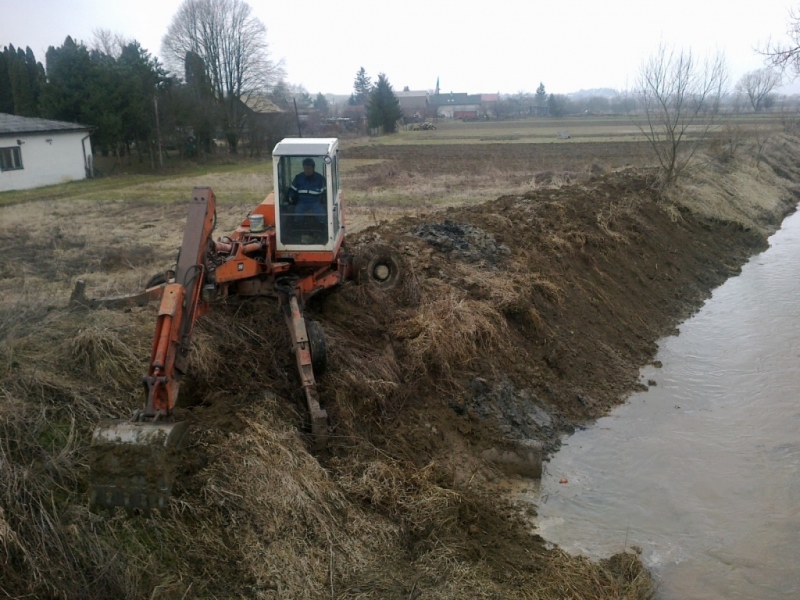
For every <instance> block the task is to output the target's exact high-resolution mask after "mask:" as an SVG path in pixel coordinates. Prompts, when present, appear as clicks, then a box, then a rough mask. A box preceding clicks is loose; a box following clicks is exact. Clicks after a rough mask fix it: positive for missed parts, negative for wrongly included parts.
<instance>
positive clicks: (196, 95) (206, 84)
mask: <svg viewBox="0 0 800 600" xmlns="http://www.w3.org/2000/svg"><path fill="white" fill-rule="evenodd" d="M184 72H185V79H186V86H185V89H184V90H183V91H184V94H183V96H184V98H183V100H184V102H185V104H186V105H187V106H186V111H185V112H183V111H181V112H183V115H184V119H185V121H186V123H185V124H186V125H187V126H188V127H189V128H191V130H192V133H193V134H194V136H195V138H196V140H197V145H198V147H199V148H201V149H203V150H204V151H205V152H206V153H207V154H209V153H211V140H212V139H213V137H214V129H215V127H216V126H217V124H218V123H220V122H221V115H220V111H219V107H218V106H217V103H216V99H215V96H214V88H213V86H212V85H211V80H210V79H209V77H208V71H207V69H206V64H205V61H204V60H203V57H202V56H200V55H199V54H197V53H196V52H192V51H189V52H187V53H186V58H185V59H184ZM176 94H177V95H180V92H177V91H176ZM177 114H180V112H179V113H177Z"/></svg>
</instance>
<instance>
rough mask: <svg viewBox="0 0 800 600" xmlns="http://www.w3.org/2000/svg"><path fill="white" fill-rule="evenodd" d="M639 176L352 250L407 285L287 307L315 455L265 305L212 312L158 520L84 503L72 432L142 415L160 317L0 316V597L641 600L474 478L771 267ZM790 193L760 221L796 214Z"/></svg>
mask: <svg viewBox="0 0 800 600" xmlns="http://www.w3.org/2000/svg"><path fill="white" fill-rule="evenodd" d="M391 151H393V150H387V152H391ZM425 151H427V150H421V151H420V152H425ZM652 181H653V177H652V174H649V173H647V172H640V171H634V170H629V171H622V172H615V173H612V174H608V175H603V176H600V177H594V178H592V179H591V180H589V181H587V182H586V183H584V184H580V185H573V186H565V187H561V188H558V189H540V190H538V191H535V192H531V193H528V194H525V195H521V196H505V197H501V198H498V199H497V200H495V201H492V202H488V203H485V204H481V205H477V206H471V207H462V208H452V209H448V210H446V211H443V212H439V213H436V214H435V215H434V216H433V217H422V216H421V217H414V218H412V217H406V218H403V219H400V220H398V221H395V222H393V223H391V224H389V225H383V226H381V227H375V228H372V229H369V230H365V231H363V232H360V233H359V234H357V235H355V236H351V237H350V238H349V240H348V244H349V245H348V251H349V252H351V253H353V254H356V255H357V254H358V253H359V252H360V251H362V250H363V247H364V246H366V245H371V244H380V245H383V246H385V247H387V248H389V249H390V251H391V252H393V253H395V254H396V255H397V256H398V257H400V260H401V261H402V263H403V265H404V269H403V272H404V276H403V278H402V281H401V282H400V284H399V285H398V286H397V287H396V288H394V289H392V290H388V291H386V290H379V289H375V288H374V287H372V286H370V285H358V284H356V283H354V282H349V283H347V284H345V285H344V286H342V287H341V288H340V289H337V290H332V291H330V292H327V293H325V294H323V295H320V296H318V297H315V298H314V299H313V300H312V301H311V302H310V303H309V305H308V306H307V307H306V308H307V312H308V315H309V316H310V317H311V318H313V319H315V320H318V321H319V322H321V323H322V326H323V328H324V331H325V335H326V338H327V343H328V370H327V372H326V373H325V374H324V375H322V376H321V377H320V381H319V392H320V397H321V398H322V400H323V404H324V406H325V408H326V409H327V410H328V413H329V415H330V423H331V443H330V447H329V448H328V450H327V451H326V452H324V453H322V454H319V455H312V454H311V453H310V452H309V451H308V445H307V440H306V439H305V438H304V434H298V428H299V429H300V430H301V431H302V423H303V418H304V417H303V411H302V408H301V407H300V404H299V402H298V400H299V398H300V390H299V389H298V381H297V375H296V373H295V366H294V361H293V357H292V356H291V355H290V353H289V352H288V347H289V344H288V333H287V332H286V331H285V325H284V324H283V321H282V317H281V315H280V314H279V311H278V310H277V306H276V303H275V302H274V301H271V300H265V299H256V300H253V299H250V300H236V299H231V300H229V301H228V302H224V303H219V304H218V305H217V306H216V307H215V310H214V311H212V312H211V313H210V314H209V315H208V316H207V317H204V319H203V320H201V321H200V324H199V325H198V328H197V330H196V333H195V337H194V342H193V346H194V351H193V354H192V359H191V368H190V372H189V374H188V375H187V377H186V378H185V380H184V384H183V387H182V390H181V398H180V409H179V411H178V413H179V418H182V419H186V420H188V421H189V422H190V423H191V425H192V431H191V434H190V435H191V441H190V443H189V448H188V451H187V453H186V455H185V456H184V458H183V460H182V462H181V463H180V464H179V465H178V471H179V475H178V477H177V480H176V483H175V498H174V499H173V501H172V504H171V507H170V510H169V511H168V512H167V513H166V514H164V515H161V516H158V515H155V516H151V517H150V518H143V517H137V516H128V515H124V514H117V515H115V516H113V517H109V516H108V515H105V516H104V515H96V514H92V513H89V512H88V511H87V510H86V507H85V498H86V491H87V469H86V467H87V463H88V460H87V458H86V456H87V443H88V438H89V433H90V432H91V429H92V427H93V425H94V423H95V422H96V421H97V420H98V419H99V418H101V417H124V416H125V415H127V414H129V412H130V410H132V409H133V408H134V407H136V406H137V405H138V403H139V402H140V401H141V399H140V398H139V394H138V393H137V392H138V386H139V385H140V384H139V383H138V377H139V373H141V370H142V367H143V364H144V360H145V359H146V356H147V351H148V344H149V339H148V333H150V332H151V331H152V323H153V317H154V314H155V309H154V308H153V307H148V308H142V309H133V310H131V311H130V312H126V313H114V312H110V311H96V312H94V313H86V312H83V311H66V310H64V309H60V308H53V307H52V306H51V307H39V308H38V309H36V311H34V312H30V311H31V310H33V309H29V308H27V307H23V308H20V306H19V305H15V306H14V307H11V308H9V307H8V306H6V307H5V308H4V309H3V312H2V313H0V334H2V336H0V341H2V342H3V344H4V345H3V350H4V351H3V352H2V353H0V376H2V379H0V392H2V394H3V397H4V399H5V408H4V409H3V412H2V415H3V419H2V420H0V434H1V436H2V437H3V438H4V439H6V440H8V439H12V440H13V439H16V440H25V441H24V442H22V441H16V442H14V443H7V442H6V443H4V444H3V445H0V463H2V464H3V465H5V467H4V468H5V469H6V472H7V477H6V484H5V487H3V488H2V490H1V491H2V495H0V547H3V549H4V553H5V556H6V559H5V561H4V562H2V563H0V589H2V590H3V591H4V592H5V593H6V594H8V595H10V596H12V597H14V596H20V595H23V594H31V595H34V596H36V597H77V596H78V595H81V593H83V594H85V597H94V598H106V597H111V596H117V597H125V598H137V597H151V598H192V597H198V598H212V597H216V598H219V597H248V598H250V597H253V598H323V597H325V598H398V599H400V598H403V599H407V598H468V597H469V598H564V597H574V598H631V599H633V598H648V597H650V595H651V593H652V583H651V581H650V578H649V575H648V573H647V572H646V571H645V570H644V569H643V567H642V566H641V563H640V562H639V561H638V558H637V557H636V556H635V555H633V554H628V553H623V554H618V555H616V556H614V557H612V558H611V559H609V560H607V561H604V562H602V563H600V564H595V563H591V562H589V561H588V560H586V559H582V558H574V557H569V556H567V555H565V554H563V553H562V552H560V551H559V550H557V549H547V548H546V547H545V545H544V543H543V541H542V540H541V539H540V538H538V537H536V536H532V535H531V534H529V533H528V530H527V524H526V523H527V521H526V519H529V518H530V515H528V514H522V513H521V511H522V510H523V509H522V508H520V507H517V506H515V505H513V504H512V503H511V502H509V501H507V500H504V498H505V497H506V496H504V492H505V491H506V490H508V489H509V485H510V484H511V483H513V477H512V478H509V477H508V476H506V475H504V474H503V473H501V472H500V471H499V470H498V469H497V468H496V467H495V466H493V465H492V464H490V463H489V462H487V461H486V460H484V458H483V457H484V456H485V454H484V452H485V451H487V450H490V449H492V448H503V447H507V445H508V444H513V443H514V441H515V440H536V441H539V442H541V444H542V446H543V448H544V452H545V456H547V455H550V454H551V453H552V452H555V451H556V450H557V449H558V447H559V444H560V439H561V436H562V435H563V434H564V433H569V432H571V431H574V429H575V428H578V427H583V426H585V425H586V424H588V423H590V422H591V421H592V420H593V419H596V418H597V417H599V416H601V415H603V414H606V413H607V412H608V411H609V410H610V409H611V408H612V407H613V406H615V405H617V404H619V403H620V402H622V401H624V399H625V397H626V395H627V394H629V393H630V392H631V391H632V390H635V389H638V388H641V387H642V384H641V383H640V382H639V379H638V370H639V368H640V367H641V366H642V365H644V364H646V363H648V362H650V361H652V360H653V357H654V355H655V352H656V340H657V339H658V338H660V337H662V336H664V335H666V334H670V333H675V332H676V326H677V325H678V323H680V321H681V320H683V319H684V318H686V317H687V316H688V315H690V314H691V313H692V312H693V311H695V310H697V309H698V307H699V306H700V305H701V304H702V302H703V301H704V299H705V298H707V297H708V296H709V294H710V292H711V290H712V289H713V288H714V287H715V286H717V285H718V284H720V283H721V282H722V281H724V280H725V279H726V278H727V277H729V276H731V275H734V274H736V273H738V272H739V269H740V268H741V265H742V264H743V263H744V262H745V261H746V260H747V258H748V257H749V256H751V255H752V254H753V253H755V252H757V251H759V250H761V249H763V248H765V247H766V233H767V232H768V229H761V228H756V227H753V228H748V227H746V226H744V225H742V224H740V223H737V222H733V221H725V220H719V219H715V218H711V217H708V216H702V215H701V213H700V212H699V211H692V210H690V209H688V208H685V207H684V206H683V205H682V204H676V203H674V202H670V201H667V200H665V199H664V197H663V196H661V195H660V194H658V193H657V192H655V191H654V190H653V188H652V185H651V184H652ZM790 188H791V186H790V185H789V184H787V185H786V187H785V188H784V189H783V192H782V195H781V197H780V198H777V197H776V198H775V201H774V202H773V207H772V209H771V210H770V211H767V212H766V213H765V214H764V215H763V218H762V222H775V223H777V222H780V220H781V218H782V216H784V215H785V214H786V213H788V212H789V211H790V210H793V207H794V205H795V203H796V200H797V198H796V196H795V195H793V194H792V193H790V192H789V191H787V190H789V189H790ZM775 193H776V194H777V193H778V192H775ZM0 267H2V265H0ZM0 272H3V269H2V268H0ZM69 276H70V275H69V274H67V275H65V277H67V278H68V277H69ZM12 308H13V309H14V310H16V311H17V312H16V313H14V312H13V311H12ZM26 311H27V312H26ZM26 319H27V320H26ZM24 323H29V324H30V326H29V327H27V328H22V329H21V328H20V327H21V325H20V324H24ZM136 357H141V358H139V359H137V358H136ZM31 440H34V441H31ZM42 531H45V532H46V533H45V534H42ZM86 590H90V592H87V591H86Z"/></svg>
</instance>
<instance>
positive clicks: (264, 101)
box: [242, 94, 283, 115]
mask: <svg viewBox="0 0 800 600" xmlns="http://www.w3.org/2000/svg"><path fill="white" fill-rule="evenodd" d="M242 102H243V103H244V105H245V106H246V107H247V108H249V109H250V110H252V111H253V112H254V113H259V114H262V115H265V114H271V113H279V112H283V111H282V110H281V108H280V107H279V106H278V105H277V104H275V103H274V102H273V101H272V100H270V99H269V98H267V97H266V96H265V95H263V94H248V95H245V96H242Z"/></svg>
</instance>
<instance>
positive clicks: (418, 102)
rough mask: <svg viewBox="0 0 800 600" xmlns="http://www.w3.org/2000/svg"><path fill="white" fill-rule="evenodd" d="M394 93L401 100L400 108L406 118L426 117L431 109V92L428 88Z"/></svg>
mask: <svg viewBox="0 0 800 600" xmlns="http://www.w3.org/2000/svg"><path fill="white" fill-rule="evenodd" d="M394 95H395V96H396V97H397V100H398V102H400V110H402V111H403V116H404V117H406V119H413V118H414V117H417V118H424V117H425V115H426V114H427V113H428V110H429V109H430V106H431V102H430V94H429V93H428V92H427V90H409V89H404V90H403V91H402V92H395V93H394Z"/></svg>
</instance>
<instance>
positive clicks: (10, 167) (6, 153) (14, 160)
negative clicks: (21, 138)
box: [0, 146, 22, 171]
mask: <svg viewBox="0 0 800 600" xmlns="http://www.w3.org/2000/svg"><path fill="white" fill-rule="evenodd" d="M21 168H22V152H20V149H19V146H11V147H10V148H0V171H14V170H16V169H21Z"/></svg>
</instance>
